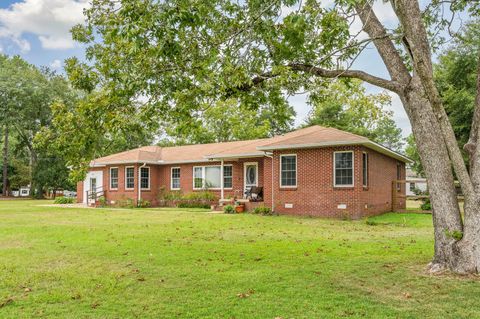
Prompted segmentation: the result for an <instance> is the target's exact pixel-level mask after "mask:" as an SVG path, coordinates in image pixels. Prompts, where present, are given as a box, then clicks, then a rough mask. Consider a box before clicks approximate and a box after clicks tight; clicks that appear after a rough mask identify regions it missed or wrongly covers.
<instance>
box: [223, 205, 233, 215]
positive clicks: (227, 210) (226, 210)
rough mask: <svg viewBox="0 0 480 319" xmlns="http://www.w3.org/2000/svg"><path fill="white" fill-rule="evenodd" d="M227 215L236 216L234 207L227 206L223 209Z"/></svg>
mask: <svg viewBox="0 0 480 319" xmlns="http://www.w3.org/2000/svg"><path fill="white" fill-rule="evenodd" d="M223 212H224V213H225V214H235V208H234V207H233V206H232V205H227V206H225V207H224V208H223Z"/></svg>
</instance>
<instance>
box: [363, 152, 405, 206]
mask: <svg viewBox="0 0 480 319" xmlns="http://www.w3.org/2000/svg"><path fill="white" fill-rule="evenodd" d="M362 151H364V152H366V153H367V154H368V162H369V164H368V166H369V168H368V175H369V176H368V177H369V178H368V187H365V188H363V187H362V196H361V203H362V210H363V213H362V215H378V214H381V213H384V212H389V211H391V210H392V181H394V180H396V179H397V164H398V165H400V172H401V177H400V179H402V180H403V179H405V163H403V162H400V161H397V160H395V159H393V158H391V157H388V156H386V155H383V154H381V153H378V152H376V151H373V150H371V149H368V148H363V150H362ZM397 193H398V194H399V195H405V184H400V191H398V192H397ZM398 208H401V209H405V199H404V198H402V199H399V200H398V201H397V205H395V209H398Z"/></svg>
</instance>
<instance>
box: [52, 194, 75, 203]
mask: <svg viewBox="0 0 480 319" xmlns="http://www.w3.org/2000/svg"><path fill="white" fill-rule="evenodd" d="M54 203H55V204H62V205H63V204H73V203H75V198H73V197H63V196H62V197H57V198H55V201H54Z"/></svg>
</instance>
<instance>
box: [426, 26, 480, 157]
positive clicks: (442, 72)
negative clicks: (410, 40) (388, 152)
mask: <svg viewBox="0 0 480 319" xmlns="http://www.w3.org/2000/svg"><path fill="white" fill-rule="evenodd" d="M478 52H480V23H479V22H478V21H477V22H475V23H469V24H467V25H466V26H465V28H464V29H463V30H462V32H461V33H460V34H459V37H458V38H456V39H455V41H454V43H453V44H452V45H451V46H450V47H449V48H448V49H447V50H446V51H444V52H442V54H441V55H440V56H439V58H438V63H436V64H435V69H434V71H435V73H434V75H435V82H436V83H437V86H438V88H439V91H440V92H441V97H442V100H443V104H444V105H445V110H446V112H447V114H448V117H449V119H450V122H451V123H452V127H453V130H454V131H455V136H456V137H457V140H458V144H459V146H460V147H461V148H462V149H463V147H464V145H465V144H466V143H467V142H468V140H469V137H470V130H471V126H472V119H473V113H474V109H475V96H476V94H477V68H478V59H479V53H478ZM464 154H465V160H468V157H467V153H466V152H465V153H464Z"/></svg>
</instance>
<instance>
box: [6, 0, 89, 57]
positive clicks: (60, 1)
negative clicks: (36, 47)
mask: <svg viewBox="0 0 480 319" xmlns="http://www.w3.org/2000/svg"><path fill="white" fill-rule="evenodd" d="M87 6H88V0H22V1H21V2H17V3H14V4H12V5H11V6H10V7H8V8H6V9H0V37H3V38H8V39H10V40H12V41H13V42H14V43H15V44H16V45H17V46H18V47H19V48H20V50H22V51H23V52H25V51H29V50H30V43H29V42H28V41H27V40H25V39H24V38H23V36H24V35H25V34H34V35H36V36H38V38H39V40H40V42H41V44H42V47H43V48H45V49H69V48H73V47H74V42H73V40H72V39H71V35H70V32H69V31H70V28H71V27H72V26H74V25H75V24H77V23H81V22H82V21H83V20H84V17H83V9H84V8H86V7H87Z"/></svg>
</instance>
